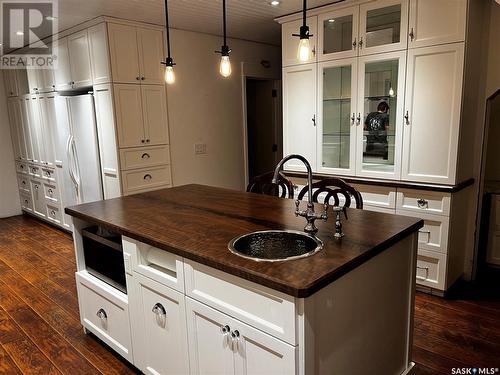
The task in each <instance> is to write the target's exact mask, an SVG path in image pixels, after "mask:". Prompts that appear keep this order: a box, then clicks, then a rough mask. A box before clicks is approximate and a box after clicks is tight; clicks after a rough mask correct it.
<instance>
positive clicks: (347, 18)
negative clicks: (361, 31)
mask: <svg viewBox="0 0 500 375" xmlns="http://www.w3.org/2000/svg"><path fill="white" fill-rule="evenodd" d="M358 24H359V6H353V7H348V8H343V9H339V10H336V11H333V12H330V13H325V14H322V15H320V16H318V34H319V35H318V60H319V61H326V60H332V59H342V58H347V57H354V56H357V55H358V48H357V47H358Z"/></svg>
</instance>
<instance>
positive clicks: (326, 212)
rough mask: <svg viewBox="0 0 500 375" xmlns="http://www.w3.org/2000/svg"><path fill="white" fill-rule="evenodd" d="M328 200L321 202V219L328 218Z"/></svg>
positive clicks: (325, 219)
mask: <svg viewBox="0 0 500 375" xmlns="http://www.w3.org/2000/svg"><path fill="white" fill-rule="evenodd" d="M328 207H329V206H328V202H327V203H325V204H323V214H322V215H321V220H323V221H327V220H328Z"/></svg>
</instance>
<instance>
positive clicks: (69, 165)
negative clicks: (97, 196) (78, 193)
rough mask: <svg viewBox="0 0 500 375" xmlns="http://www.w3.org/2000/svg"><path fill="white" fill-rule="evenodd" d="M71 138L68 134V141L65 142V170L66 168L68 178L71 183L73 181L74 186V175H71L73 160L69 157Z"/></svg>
mask: <svg viewBox="0 0 500 375" xmlns="http://www.w3.org/2000/svg"><path fill="white" fill-rule="evenodd" d="M72 138H73V136H72V135H71V134H70V135H69V137H68V141H67V142H66V157H67V159H68V165H67V168H68V174H69V177H70V178H71V181H73V184H75V185H76V179H75V175H74V173H73V168H72V163H73V159H72V157H71V156H72V155H71V152H70V148H71V143H72Z"/></svg>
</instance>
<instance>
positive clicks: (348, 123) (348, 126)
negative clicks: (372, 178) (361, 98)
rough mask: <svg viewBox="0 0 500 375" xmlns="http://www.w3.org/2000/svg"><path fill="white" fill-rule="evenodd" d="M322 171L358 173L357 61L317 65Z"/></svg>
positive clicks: (320, 163) (320, 168) (350, 60)
mask: <svg viewBox="0 0 500 375" xmlns="http://www.w3.org/2000/svg"><path fill="white" fill-rule="evenodd" d="M318 69H319V70H318V116H317V118H318V121H317V126H318V145H317V150H318V155H317V158H318V168H317V170H318V171H319V172H323V173H331V174H348V175H353V174H354V173H355V171H356V105H357V103H356V98H357V89H358V87H357V83H358V63H357V59H356V58H350V59H342V60H334V61H329V62H323V63H319V66H318Z"/></svg>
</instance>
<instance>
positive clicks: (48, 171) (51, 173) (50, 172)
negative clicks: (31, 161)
mask: <svg viewBox="0 0 500 375" xmlns="http://www.w3.org/2000/svg"><path fill="white" fill-rule="evenodd" d="M41 176H42V178H44V179H45V180H48V181H51V182H54V181H55V180H56V171H55V170H54V169H52V168H41Z"/></svg>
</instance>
